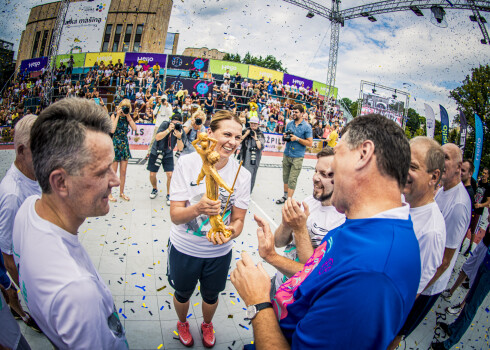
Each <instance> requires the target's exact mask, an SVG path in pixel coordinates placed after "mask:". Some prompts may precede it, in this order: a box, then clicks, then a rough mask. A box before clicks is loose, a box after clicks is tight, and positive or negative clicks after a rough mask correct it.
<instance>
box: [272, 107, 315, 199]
mask: <svg viewBox="0 0 490 350" xmlns="http://www.w3.org/2000/svg"><path fill="white" fill-rule="evenodd" d="M304 113H305V109H304V107H303V106H302V105H300V104H297V105H295V106H294V107H293V114H292V117H293V120H292V121H290V122H289V123H288V125H286V131H285V134H284V135H285V136H284V139H285V141H286V148H285V150H284V156H283V158H282V180H283V183H284V195H283V196H282V197H281V198H279V199H278V200H276V204H283V203H284V202H285V201H286V200H287V199H288V197H292V196H293V194H294V190H295V189H296V183H297V181H298V176H299V173H300V172H301V168H302V166H303V159H304V157H305V151H306V147H311V145H313V131H312V129H311V125H310V124H309V123H308V122H307V121H306V120H304V119H303V115H304Z"/></svg>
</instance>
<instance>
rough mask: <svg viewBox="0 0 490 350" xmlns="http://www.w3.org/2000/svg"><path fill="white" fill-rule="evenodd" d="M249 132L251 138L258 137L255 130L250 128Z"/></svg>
mask: <svg viewBox="0 0 490 350" xmlns="http://www.w3.org/2000/svg"><path fill="white" fill-rule="evenodd" d="M248 131H249V132H250V136H251V137H255V136H256V135H257V134H256V132H255V130H252V129H250V128H248Z"/></svg>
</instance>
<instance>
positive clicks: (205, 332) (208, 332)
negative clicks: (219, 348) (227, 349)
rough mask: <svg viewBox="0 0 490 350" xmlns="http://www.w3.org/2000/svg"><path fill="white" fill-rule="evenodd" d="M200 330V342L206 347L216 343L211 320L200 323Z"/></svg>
mask: <svg viewBox="0 0 490 350" xmlns="http://www.w3.org/2000/svg"><path fill="white" fill-rule="evenodd" d="M201 332H202V343H203V344H204V346H205V347H207V348H212V347H213V346H214V344H215V343H216V337H215V336H214V328H213V322H210V323H204V322H203V323H202V324H201Z"/></svg>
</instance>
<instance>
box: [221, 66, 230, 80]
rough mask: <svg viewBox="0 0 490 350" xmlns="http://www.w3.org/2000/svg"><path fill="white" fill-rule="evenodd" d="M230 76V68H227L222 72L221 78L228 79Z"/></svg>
mask: <svg viewBox="0 0 490 350" xmlns="http://www.w3.org/2000/svg"><path fill="white" fill-rule="evenodd" d="M230 78H231V76H230V70H229V69H227V70H226V71H225V72H224V73H223V80H228V81H229V80H230Z"/></svg>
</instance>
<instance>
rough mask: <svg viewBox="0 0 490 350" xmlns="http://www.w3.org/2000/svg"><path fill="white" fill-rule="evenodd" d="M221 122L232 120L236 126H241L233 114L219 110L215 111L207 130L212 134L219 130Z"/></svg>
mask: <svg viewBox="0 0 490 350" xmlns="http://www.w3.org/2000/svg"><path fill="white" fill-rule="evenodd" d="M222 120H234V121H236V122H237V123H238V124H240V126H242V123H241V121H240V119H239V118H238V117H237V116H236V115H235V114H233V113H232V112H230V111H226V110H221V111H217V112H216V113H215V114H214V116H213V118H212V119H211V124H209V128H210V129H211V131H212V132H215V131H216V130H218V129H219V124H220V122H221V121H222Z"/></svg>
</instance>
